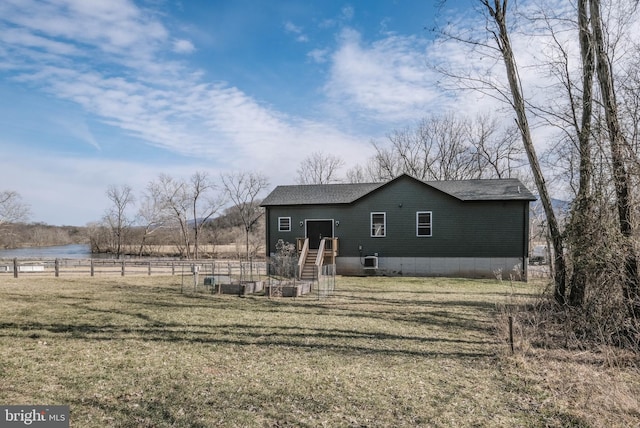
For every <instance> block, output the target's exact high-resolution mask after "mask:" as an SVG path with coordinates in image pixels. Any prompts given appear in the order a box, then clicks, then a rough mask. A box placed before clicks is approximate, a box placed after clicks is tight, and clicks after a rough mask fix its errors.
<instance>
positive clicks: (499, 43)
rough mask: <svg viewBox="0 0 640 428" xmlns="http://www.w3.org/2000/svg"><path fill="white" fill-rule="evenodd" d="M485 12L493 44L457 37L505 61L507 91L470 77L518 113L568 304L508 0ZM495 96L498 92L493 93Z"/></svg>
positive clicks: (561, 294)
mask: <svg viewBox="0 0 640 428" xmlns="http://www.w3.org/2000/svg"><path fill="white" fill-rule="evenodd" d="M479 2H480V4H481V5H482V7H483V10H484V11H485V12H486V14H487V15H486V31H488V33H489V36H490V40H492V41H493V45H491V44H490V43H491V42H489V41H487V42H478V41H477V40H469V39H466V38H463V37H455V38H456V39H457V40H459V41H462V42H465V43H469V44H472V45H474V46H479V45H482V44H483V45H484V47H485V48H486V49H488V50H493V51H494V52H497V53H498V54H499V56H500V58H501V61H502V63H503V64H504V66H505V70H506V74H507V80H508V83H509V89H508V93H507V92H505V91H504V90H503V89H501V88H497V87H496V85H495V84H493V83H492V82H489V81H487V80H484V79H483V78H482V77H479V76H475V77H472V78H470V79H469V81H470V82H472V86H473V87H475V89H477V90H482V91H486V92H490V91H496V90H497V93H498V96H496V98H500V99H502V100H504V101H507V102H508V103H509V104H510V105H511V107H512V108H513V110H514V112H515V114H516V118H517V119H516V125H517V127H518V130H519V131H520V136H521V139H522V143H523V145H524V149H525V152H526V154H527V158H528V160H529V165H530V166H531V171H532V173H533V178H534V180H535V183H536V187H537V189H538V194H539V195H540V200H541V202H542V206H543V208H544V211H545V215H546V217H547V224H548V227H549V233H550V235H551V241H552V242H553V247H554V261H555V263H554V278H555V289H554V296H555V299H556V301H557V302H558V303H560V304H564V303H565V298H566V296H565V293H566V263H565V258H564V242H563V237H562V235H561V231H560V227H559V224H558V220H557V218H556V214H555V212H554V210H553V205H552V201H551V197H550V195H549V191H548V189H547V184H546V182H545V178H544V175H543V173H542V168H541V167H540V162H539V160H538V155H537V152H536V149H535V147H534V145H533V137H532V134H531V129H530V127H529V121H528V118H527V108H526V107H527V105H526V102H525V98H524V94H523V89H522V84H521V81H520V75H519V72H518V66H517V64H516V60H515V56H514V54H513V49H512V47H511V39H510V32H509V27H508V25H507V3H508V2H507V0H479ZM455 77H457V78H458V79H459V80H464V78H463V77H460V76H455ZM494 96H495V95H494Z"/></svg>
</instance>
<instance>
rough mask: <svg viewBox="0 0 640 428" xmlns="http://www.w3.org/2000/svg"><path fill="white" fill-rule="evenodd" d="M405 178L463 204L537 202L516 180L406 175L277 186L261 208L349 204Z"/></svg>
mask: <svg viewBox="0 0 640 428" xmlns="http://www.w3.org/2000/svg"><path fill="white" fill-rule="evenodd" d="M402 177H407V178H409V179H412V180H416V181H420V182H421V183H423V184H425V185H427V186H430V187H433V188H434V189H437V190H439V191H441V192H444V193H446V194H448V195H450V196H452V197H454V198H457V199H459V200H461V201H508V200H522V201H534V200H535V199H536V198H535V196H534V195H533V194H532V193H531V192H530V191H529V190H528V189H527V188H526V187H525V186H524V185H523V184H522V183H521V182H520V180H518V179H515V178H509V179H496V180H455V181H421V180H417V179H415V178H413V177H411V176H408V175H406V174H404V175H401V176H399V177H396V178H394V179H393V180H391V181H388V182H386V183H352V184H305V185H290V186H278V187H276V188H275V189H274V190H273V191H272V192H271V193H270V194H269V195H268V196H267V197H266V198H265V199H264V200H263V201H262V206H274V205H336V204H350V203H352V202H355V201H356V200H358V199H360V198H362V197H363V196H365V195H368V194H369V193H371V192H373V191H375V190H377V189H379V188H381V187H384V186H386V185H387V184H389V183H391V182H392V181H395V180H398V179H400V178H402Z"/></svg>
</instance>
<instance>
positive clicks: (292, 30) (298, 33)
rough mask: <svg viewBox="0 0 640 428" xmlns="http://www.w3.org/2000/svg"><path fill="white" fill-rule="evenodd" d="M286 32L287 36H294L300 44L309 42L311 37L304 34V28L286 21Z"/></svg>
mask: <svg viewBox="0 0 640 428" xmlns="http://www.w3.org/2000/svg"><path fill="white" fill-rule="evenodd" d="M284 31H285V32H286V33H287V34H293V35H294V36H295V39H296V41H298V42H308V41H309V37H308V36H307V35H306V34H305V33H304V30H303V28H302V27H299V26H297V25H295V24H294V23H293V22H291V21H286V22H285V23H284Z"/></svg>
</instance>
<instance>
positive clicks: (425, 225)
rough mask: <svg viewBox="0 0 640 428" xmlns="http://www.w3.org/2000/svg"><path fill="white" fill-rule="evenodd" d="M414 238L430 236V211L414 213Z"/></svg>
mask: <svg viewBox="0 0 640 428" xmlns="http://www.w3.org/2000/svg"><path fill="white" fill-rule="evenodd" d="M416 236H431V211H418V212H417V213H416Z"/></svg>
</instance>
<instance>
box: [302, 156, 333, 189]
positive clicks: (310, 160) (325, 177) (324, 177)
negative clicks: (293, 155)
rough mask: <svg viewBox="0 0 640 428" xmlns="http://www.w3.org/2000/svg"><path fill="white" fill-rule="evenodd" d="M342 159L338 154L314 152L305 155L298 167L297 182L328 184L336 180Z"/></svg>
mask: <svg viewBox="0 0 640 428" xmlns="http://www.w3.org/2000/svg"><path fill="white" fill-rule="evenodd" d="M343 166H344V161H343V160H342V159H340V158H339V157H338V156H335V155H332V154H328V153H324V152H314V153H312V154H311V155H309V156H308V157H306V158H305V159H304V160H303V161H302V162H301V163H300V166H299V167H298V170H297V172H298V180H297V181H298V184H329V183H335V182H337V181H339V180H338V177H337V174H338V170H339V169H340V168H341V167H343Z"/></svg>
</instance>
